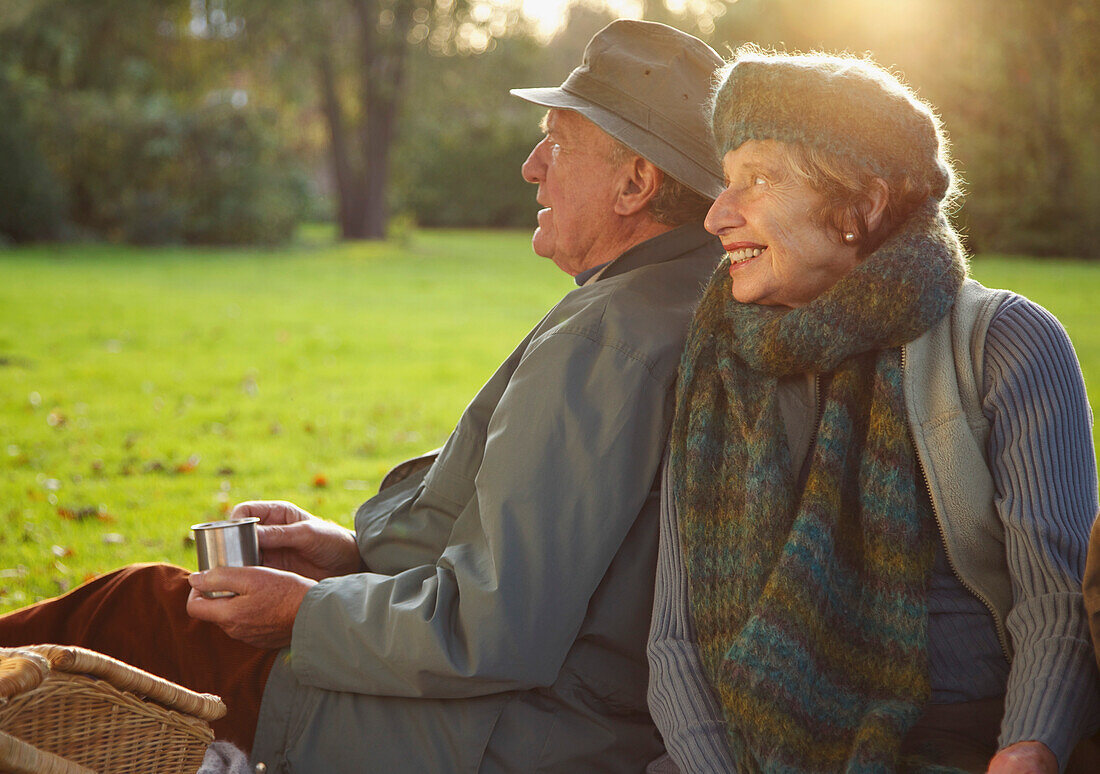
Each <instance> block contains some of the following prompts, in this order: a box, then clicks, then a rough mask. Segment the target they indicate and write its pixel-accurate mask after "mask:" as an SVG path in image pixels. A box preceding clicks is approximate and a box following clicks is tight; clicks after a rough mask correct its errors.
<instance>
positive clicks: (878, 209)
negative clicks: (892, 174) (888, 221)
mask: <svg viewBox="0 0 1100 774" xmlns="http://www.w3.org/2000/svg"><path fill="white" fill-rule="evenodd" d="M866 197H867V198H866V200H865V201H864V203H863V207H864V210H863V218H864V221H865V222H866V223H867V231H868V233H874V231H875V229H877V228H878V227H879V224H880V223H882V216H883V213H885V212H886V205H887V204H888V203H889V202H890V186H889V185H887V184H886V181H885V180H883V179H882V178H881V177H876V178H875V179H874V180H872V181H871V187H870V189H869V190H868V191H867V192H866Z"/></svg>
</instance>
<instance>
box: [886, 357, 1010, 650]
mask: <svg viewBox="0 0 1100 774" xmlns="http://www.w3.org/2000/svg"><path fill="white" fill-rule="evenodd" d="M901 379H902V384H904V383H905V347H904V346H903V347H901ZM905 413H906V417H905V425H906V427H907V428H908V429H909V442H910V443H911V444H913V458H914V459H915V460H916V461H917V470H918V472H919V473H920V477H921V481H923V482H924V491H925V492H927V493H928V502H929V503H931V504H932V514H933V516H935V518H936V532H937V533H939V536H940V543H941V544H942V545H943V555H944V556H945V557H946V558H947V566H948V567H950V568H951V574H952V575H954V576H955V579H956V580H957V581H958V582H959V584H960V585H961V586H962V587H963V588H964V589H966V590H967V591H968V592H970V594H971V595H972V596H973V597H974V598H975V599H977V600H978V601H979V602H981V603H982V604H983V605H985V608H986V609H987V610H988V611H989V614H990V616H991V617H992V618H993V624H994V626H996V628H997V644H999V645H1000V646H1001V652H1002V653H1003V654H1004V656H1005V658H1006V659H1008V661H1009V663H1011V662H1012V656H1011V655H1009V651H1008V646H1007V644H1006V643H1007V642H1008V634H1007V633H1006V632H1005V628H1004V622H1003V621H1001V619H1000V616H998V615H997V611H996V609H995V608H994V607H993V604H992V603H991V602H990V601H989V600H988V599H986V598H985V597H984V596H983V595H982V594H979V593H978V591H977V590H976V589H975V588H974V587H973V586H971V585H970V584H969V583H967V582H966V581H965V580H963V577H962V576H961V575H959V569H958V567H956V565H955V560H954V559H952V558H951V551H950V549H949V548H948V545H947V535H946V534H944V530H943V519H942V518H941V516H940V511H939V506H937V505H936V498H935V497H933V496H932V485H931V484H929V483H928V474H927V473H926V472H925V470H924V462H923V461H921V458H920V452H919V451H918V449H917V444H916V441H915V440H914V433H913V427H912V424H911V419H910V417H909V410H908V407H906V412H905Z"/></svg>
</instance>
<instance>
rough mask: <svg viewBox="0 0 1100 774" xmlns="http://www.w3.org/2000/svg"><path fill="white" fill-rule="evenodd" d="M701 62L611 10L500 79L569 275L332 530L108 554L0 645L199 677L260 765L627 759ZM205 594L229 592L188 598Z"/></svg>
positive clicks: (450, 767)
mask: <svg viewBox="0 0 1100 774" xmlns="http://www.w3.org/2000/svg"><path fill="white" fill-rule="evenodd" d="M720 64H721V60H720V58H719V57H718V55H717V54H715V53H714V51H712V50H711V49H710V48H709V47H708V46H706V45H705V44H704V43H702V42H701V41H699V40H697V39H695V38H693V37H691V36H689V35H685V34H683V33H681V32H679V31H677V30H674V29H672V28H670V27H666V26H663V25H660V24H652V23H646V22H633V21H620V22H615V23H613V24H611V25H609V26H608V27H606V28H605V29H604V30H602V31H601V32H599V33H598V34H597V35H596V36H595V37H594V38H593V39H592V41H591V42H590V44H589V46H588V48H587V50H586V52H585V59H584V63H583V64H582V65H581V66H580V67H579V68H577V69H576V70H575V71H574V72H573V73H572V74H571V75H570V76H569V78H568V79H567V80H566V81H565V83H564V84H563V85H562V86H561V87H560V88H545V89H520V90H516V91H514V92H513V93H514V94H516V95H517V96H519V97H521V98H523V99H526V100H528V101H531V102H534V103H536V104H539V105H543V106H545V107H548V108H549V112H548V113H547V114H546V117H545V120H544V126H543V128H544V131H545V135H546V136H545V137H544V138H543V139H542V140H541V141H540V142H539V143H538V145H536V146H535V148H534V150H533V151H532V152H531V155H530V157H529V158H528V159H527V161H526V163H525V164H524V165H523V175H524V177H525V178H526V179H527V180H528V181H530V182H531V183H534V184H536V185H537V186H538V197H537V198H538V202H539V203H540V204H541V205H543V206H544V207H545V209H543V210H542V211H541V212H540V213H539V216H538V221H539V225H538V229H537V230H536V231H535V234H534V238H533V240H532V242H533V245H534V250H535V252H536V253H538V254H539V255H541V256H544V257H547V258H549V259H551V260H552V261H554V263H555V264H557V265H558V266H559V267H561V268H562V269H563V270H564V271H566V272H568V273H569V274H571V275H574V276H575V277H576V279H577V282H578V284H579V285H581V286H582V287H579V288H578V289H576V290H574V291H573V292H571V293H570V294H568V295H567V296H566V297H565V298H564V299H563V300H562V301H561V302H560V303H559V304H557V305H556V306H555V307H554V308H553V309H551V310H550V311H549V312H548V313H547V315H546V317H545V318H544V319H543V320H542V321H541V322H540V323H539V324H538V325H537V326H536V327H535V329H534V330H533V331H531V333H530V334H529V335H528V336H527V337H526V338H525V339H524V340H523V341H522V342H521V343H520V344H519V346H518V347H517V348H516V350H515V352H513V353H512V355H511V356H510V357H509V358H508V359H507V360H506V361H505V362H504V364H503V365H502V366H501V367H500V368H499V369H498V370H497V372H496V373H495V374H494V375H493V376H492V378H491V379H490V380H489V381H488V382H487V383H486V385H485V386H484V387H483V388H482V390H481V391H480V392H479V393H478V394H477V396H476V397H475V398H474V399H473V401H472V402H471V403H470V405H469V407H468V408H467V409H466V411H465V413H464V414H463V415H462V417H461V418H460V419H459V422H458V426H457V427H456V429H455V431H454V432H453V433H452V434H451V436H450V438H449V439H448V440H447V442H446V445H444V446H443V448H442V449H441V450H440V451H439V453H438V455H435V456H431V457H428V458H425V459H421V460H416V461H411V462H410V463H408V464H406V465H404V466H403V467H402V468H399V469H398V470H397V471H395V473H394V474H392V475H391V476H389V477H387V480H386V481H384V482H383V488H382V490H381V492H380V493H379V494H378V495H377V496H376V497H374V498H373V499H371V500H369V501H368V502H366V503H365V504H364V505H363V506H362V507H361V508H360V509H359V512H358V514H357V516H356V520H355V525H356V529H355V531H354V532H351V531H349V530H346V529H343V528H341V527H339V526H337V525H335V524H332V523H330V522H326V521H322V520H321V519H317V518H315V517H313V516H311V515H310V514H307V513H305V512H304V511H302V510H300V509H298V508H297V507H295V506H293V505H291V504H289V503H277V502H253V503H245V504H242V505H241V506H238V508H237V509H236V511H235V514H234V515H235V516H238V517H241V516H258V517H259V518H260V520H261V524H262V525H263V526H261V527H260V543H261V547H262V549H263V551H264V557H265V565H266V566H264V567H248V568H218V569H213V570H210V571H208V572H206V573H197V574H194V575H191V576H190V577H189V576H188V574H187V573H186V572H185V571H183V570H180V569H179V568H170V567H166V566H164V565H154V566H145V567H139V568H127V569H126V570H122V571H120V572H118V573H115V574H113V575H108V576H104V578H101V579H98V580H96V581H93V582H92V583H90V584H88V585H86V586H84V587H81V588H80V589H77V590H76V591H74V592H72V593H70V594H69V595H67V596H65V597H60V598H58V599H57V600H53V601H49V602H45V603H42V604H41V605H38V606H36V607H32V608H28V609H26V610H23V611H18V612H16V613H13V614H11V615H10V616H7V617H6V618H5V619H0V643H3V644H15V643H16V642H20V643H26V642H33V641H36V640H39V641H61V642H71V643H75V644H84V645H87V646H89V647H92V648H95V649H98V650H102V651H105V652H108V653H111V654H112V655H116V656H117V657H119V658H123V659H124V660H127V661H130V662H131V663H135V664H137V665H139V666H142V667H144V668H146V669H149V670H150V671H154V672H159V673H161V674H164V675H165V676H167V677H169V678H171V679H175V680H176V681H177V682H181V683H183V684H184V685H188V686H189V687H192V688H195V689H198V690H204V691H210V692H213V693H218V694H221V695H223V696H225V697H226V702H227V704H228V705H229V706H230V710H231V713H230V718H229V720H228V721H227V724H225V725H222V726H220V727H219V726H217V725H216V726H215V730H216V731H217V732H218V734H219V736H222V737H226V738H229V739H232V740H234V741H237V742H238V743H239V744H240V745H242V746H244V747H249V746H251V749H252V757H253V760H254V761H263V762H265V763H266V764H267V767H268V771H295V772H333V771H356V772H360V771H379V772H431V771H513V772H514V771H568V772H583V771H592V770H597V769H598V770H600V771H624V772H626V771H631V772H637V771H641V770H642V769H643V768H644V767H645V764H646V762H647V761H649V760H651V759H653V758H654V757H656V756H657V755H658V754H659V753H660V751H661V742H660V739H659V737H658V735H657V732H656V730H655V729H654V726H653V723H652V721H651V720H650V717H649V713H648V711H647V708H646V682H647V667H646V657H645V641H646V633H647V630H648V626H649V619H650V607H651V603H652V586H653V575H654V562H655V555H656V550H657V532H658V524H657V515H658V507H657V501H656V495H655V492H654V488H653V485H654V481H655V479H656V477H657V471H658V466H659V464H660V460H661V455H662V450H663V448H664V443H665V436H666V433H667V431H668V426H669V422H670V419H671V401H670V393H671V388H672V386H673V382H674V380H675V376H676V369H677V364H678V360H679V356H680V350H681V348H682V346H683V338H684V334H685V331H686V329H687V325H688V322H689V319H690V316H691V313H692V311H693V309H694V307H695V305H696V302H697V300H698V296H699V294H700V291H701V288H702V284H703V282H704V281H705V280H706V278H707V277H709V275H710V274H711V272H712V270H713V268H714V267H715V265H716V264H717V261H718V259H719V257H720V255H721V247H720V246H719V245H718V244H717V243H716V242H715V241H713V240H712V238H711V237H709V236H708V235H707V234H706V232H705V231H704V230H703V228H702V219H703V216H704V214H705V212H706V210H707V207H708V205H709V200H710V198H711V197H713V196H714V195H715V194H716V193H717V192H718V191H720V190H721V187H722V186H721V178H720V172H719V170H718V167H717V164H716V159H715V154H714V151H713V147H712V143H711V141H710V139H709V135H708V130H707V129H706V125H705V121H704V117H703V103H704V101H705V98H706V95H707V91H708V88H709V84H710V78H711V75H712V73H713V71H714V70H715V68H716V67H717V66H718V65H720ZM188 583H190V586H191V587H193V588H191V589H189V588H188ZM211 590H228V591H232V592H235V593H236V596H234V597H230V598H220V599H207V598H204V597H202V596H200V595H199V594H198V593H197V592H199V591H211ZM188 592H190V594H189V598H188V600H187V605H186V609H187V612H188V613H190V616H191V618H187V617H186V616H184V615H181V614H180V613H179V612H177V610H182V608H183V606H184V604H183V597H184V596H187V595H188ZM150 600H157V601H159V602H160V604H159V606H157V605H154V604H151V603H150ZM139 605H140V607H137V606H139ZM150 608H157V609H154V610H150ZM134 609H141V610H142V611H143V612H142V619H143V622H142V627H141V629H142V631H143V632H149V631H150V630H151V629H155V628H156V627H158V626H161V627H162V628H163V629H164V630H165V636H164V637H162V638H153V639H154V642H160V643H164V645H163V646H160V645H158V646H157V647H162V649H163V653H161V654H157V653H150V652H149V651H151V650H153V649H154V648H151V647H150V645H149V644H148V643H145V642H140V643H135V642H133V640H134V639H135V638H134V637H133V636H131V635H128V634H126V632H125V625H126V623H127V617H128V616H132V615H133V612H132V611H133V610H134ZM145 611H149V613H148V615H146V613H145ZM161 619H163V623H162V621H161ZM181 619H182V620H181ZM211 624H214V625H211ZM226 635H228V636H226ZM286 646H289V647H288V648H286ZM277 648H286V649H284V650H281V651H276V650H274V649H277ZM276 652H278V654H279V655H278V657H276V655H275V654H276ZM261 695H262V703H261V700H260V697H261ZM253 730H254V731H255V738H254V740H253V738H252V732H253Z"/></svg>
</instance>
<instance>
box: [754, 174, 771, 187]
mask: <svg viewBox="0 0 1100 774" xmlns="http://www.w3.org/2000/svg"><path fill="white" fill-rule="evenodd" d="M752 184H753V185H767V184H768V181H767V180H766V179H765V178H764V176H763V175H753V178H752Z"/></svg>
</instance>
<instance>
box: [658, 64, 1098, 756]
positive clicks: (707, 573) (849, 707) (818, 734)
mask: <svg viewBox="0 0 1100 774" xmlns="http://www.w3.org/2000/svg"><path fill="white" fill-rule="evenodd" d="M713 126H714V132H715V137H716V139H717V141H718V147H719V149H720V153H722V154H723V155H722V165H723V169H724V172H725V178H726V185H727V187H726V189H725V191H724V193H722V195H721V196H719V197H718V199H717V201H715V203H714V205H713V207H712V208H711V210H710V213H709V215H708V217H707V220H706V226H707V229H708V230H709V231H711V232H712V233H714V234H716V235H717V236H718V237H719V238H720V239H721V241H722V244H723V245H724V246H725V249H726V253H727V255H726V259H725V260H724V261H723V262H722V264H721V265H720V267H719V270H718V272H717V273H716V274H715V276H714V278H713V280H712V281H711V284H710V286H709V288H708V289H707V292H706V294H705V296H704V299H703V301H702V303H701V305H700V307H699V310H698V312H697V314H696V317H695V320H694V323H693V328H692V331H691V334H690V336H689V339H688V347H687V349H686V351H685V353H684V356H683V361H682V364H681V373H680V384H679V389H678V394H677V416H676V419H675V422H674V425H673V430H672V436H671V441H670V452H669V462H668V465H667V467H666V471H665V478H664V492H663V506H664V513H663V516H662V533H661V554H660V559H659V565H658V585H657V595H656V607H655V615H654V622H653V629H652V632H651V642H650V666H651V670H652V676H651V687H650V707H651V710H652V712H653V715H654V717H655V719H656V721H657V725H658V727H659V728H660V730H661V732H662V735H663V736H664V739H665V743H666V745H667V747H668V750H669V753H670V756H671V759H672V761H673V762H674V763H675V764H676V766H678V767H679V769H681V770H683V771H692V772H720V771H729V772H756V771H765V772H779V771H782V772H835V771H845V772H871V771H875V772H888V771H895V770H896V771H920V770H928V771H933V770H934V771H951V770H963V771H977V772H982V771H986V769H987V767H988V770H989V772H991V774H992V773H995V772H997V773H1006V772H1011V773H1012V774H1018V773H1022V772H1029V773H1030V772H1042V773H1044V774H1046V773H1050V774H1053V773H1054V772H1057V771H1059V770H1060V769H1064V768H1065V767H1066V763H1067V760H1068V758H1069V755H1070V752H1071V751H1072V750H1073V748H1074V745H1075V743H1076V742H1077V741H1078V740H1079V739H1080V738H1081V737H1082V736H1083V735H1084V734H1086V733H1088V732H1091V731H1092V730H1093V729H1095V727H1096V726H1097V724H1098V722H1100V691H1098V688H1097V675H1096V666H1095V664H1094V663H1093V660H1092V652H1091V647H1090V643H1089V634H1088V628H1087V625H1086V621H1085V616H1084V611H1083V607H1082V602H1081V593H1080V588H1081V573H1082V567H1083V564H1084V558H1085V547H1086V544H1087V539H1088V532H1089V525H1090V524H1091V523H1092V520H1093V517H1094V516H1095V514H1096V511H1097V489H1096V486H1097V484H1096V462H1095V456H1094V453H1093V449H1092V440H1091V434H1090V424H1091V422H1090V413H1089V407H1088V403H1087V399H1086V396H1085V390H1084V384H1083V382H1082V377H1081V371H1080V367H1079V366H1078V364H1077V360H1076V357H1075V355H1074V352H1073V348H1072V346H1071V344H1070V342H1069V339H1068V338H1067V336H1066V334H1065V331H1064V330H1063V329H1062V327H1061V326H1060V325H1059V323H1058V322H1057V320H1055V319H1054V318H1053V317H1052V316H1051V315H1050V314H1049V313H1048V312H1046V311H1045V310H1044V309H1042V308H1041V307H1039V306H1037V305H1036V304H1034V303H1032V302H1030V301H1028V300H1027V299H1025V298H1023V297H1021V296H1018V295H1015V294H1013V293H1009V292H1007V291H997V290H989V289H987V288H984V287H982V286H981V285H979V284H978V283H976V282H974V281H972V280H968V279H967V278H966V260H965V258H964V255H963V252H962V250H961V248H960V245H959V240H958V237H957V234H956V233H955V231H954V230H953V229H952V227H951V225H950V224H949V223H948V220H947V218H946V217H945V210H946V209H947V206H948V202H949V201H950V198H951V195H952V194H953V193H954V186H953V183H952V171H951V163H950V160H949V157H948V152H947V147H946V143H945V139H944V137H943V134H942V132H941V129H940V127H939V123H938V121H937V119H936V118H935V116H934V114H933V113H932V111H931V110H930V109H929V108H928V107H927V106H926V105H924V104H923V103H922V102H920V101H919V100H918V99H917V98H916V96H915V95H914V94H913V92H912V91H911V90H909V89H908V88H907V87H906V86H904V85H902V84H901V83H899V81H898V80H897V79H896V78H895V77H893V76H892V75H891V74H890V73H888V72H886V71H885V70H883V69H882V68H880V67H878V66H877V65H874V64H872V63H870V62H868V61H864V60H856V59H851V58H842V57H830V56H819V55H774V54H765V53H762V52H759V51H757V50H752V49H750V50H742V51H741V52H739V53H738V55H737V56H736V57H735V58H734V60H733V61H732V63H731V64H729V65H728V66H727V68H726V69H725V70H724V71H723V72H722V74H721V82H720V85H719V87H718V90H717V93H716V96H715V100H714V105H713ZM672 768H673V767H672V766H671V765H670V764H669V762H668V761H667V760H665V761H662V762H658V763H656V764H655V765H654V766H651V770H654V771H661V770H671V769H672ZM1092 770H1093V769H1090V771H1092ZM1095 771H1100V769H1095Z"/></svg>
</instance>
